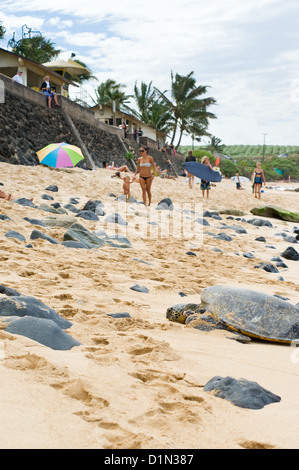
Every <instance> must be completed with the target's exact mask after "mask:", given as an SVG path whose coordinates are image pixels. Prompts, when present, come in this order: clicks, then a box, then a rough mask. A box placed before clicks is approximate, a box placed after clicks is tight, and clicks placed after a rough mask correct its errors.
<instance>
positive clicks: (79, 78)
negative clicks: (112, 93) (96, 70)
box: [72, 59, 97, 84]
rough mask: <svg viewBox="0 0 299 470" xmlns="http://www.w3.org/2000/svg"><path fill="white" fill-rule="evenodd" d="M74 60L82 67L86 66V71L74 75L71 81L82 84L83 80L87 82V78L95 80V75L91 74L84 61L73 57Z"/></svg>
mask: <svg viewBox="0 0 299 470" xmlns="http://www.w3.org/2000/svg"><path fill="white" fill-rule="evenodd" d="M74 62H77V64H79V65H82V67H85V68H86V72H84V73H80V75H76V76H75V77H72V81H73V82H76V83H80V84H82V83H83V82H87V81H88V80H97V77H95V76H94V75H92V72H91V70H89V68H88V67H87V66H86V64H84V62H81V61H80V60H78V59H74Z"/></svg>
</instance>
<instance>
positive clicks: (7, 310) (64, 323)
mask: <svg viewBox="0 0 299 470" xmlns="http://www.w3.org/2000/svg"><path fill="white" fill-rule="evenodd" d="M0 316H1V317H14V316H15V317H25V316H30V317H36V318H45V319H47V320H53V321H54V322H55V323H57V325H58V326H59V327H60V328H63V329H65V328H70V326H72V324H71V323H70V322H69V321H68V320H65V319H64V318H62V317H61V316H60V315H58V313H56V312H55V310H54V309H53V308H51V307H48V306H47V305H45V304H44V303H43V302H41V301H40V300H38V299H36V298H35V297H30V296H26V295H16V296H10V297H7V298H6V297H3V298H0Z"/></svg>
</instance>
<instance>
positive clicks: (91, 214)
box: [76, 210, 99, 221]
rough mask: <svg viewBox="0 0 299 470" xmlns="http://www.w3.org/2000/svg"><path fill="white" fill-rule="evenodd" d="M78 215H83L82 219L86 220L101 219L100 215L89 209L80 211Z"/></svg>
mask: <svg viewBox="0 0 299 470" xmlns="http://www.w3.org/2000/svg"><path fill="white" fill-rule="evenodd" d="M76 217H81V218H82V219H85V220H95V221H96V220H99V218H98V216H97V215H96V214H95V213H94V212H93V211H87V210H83V211H80V212H78V214H77V215H76Z"/></svg>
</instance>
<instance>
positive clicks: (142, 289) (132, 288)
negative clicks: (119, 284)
mask: <svg viewBox="0 0 299 470" xmlns="http://www.w3.org/2000/svg"><path fill="white" fill-rule="evenodd" d="M130 289H131V290H135V291H136V292H143V293H144V294H147V293H148V292H149V290H148V288H147V287H145V286H139V285H138V284H136V285H135V286H133V287H130Z"/></svg>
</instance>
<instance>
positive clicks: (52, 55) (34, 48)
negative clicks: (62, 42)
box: [13, 36, 61, 64]
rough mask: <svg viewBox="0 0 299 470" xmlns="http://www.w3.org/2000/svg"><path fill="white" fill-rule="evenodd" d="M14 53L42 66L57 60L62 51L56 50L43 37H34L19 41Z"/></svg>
mask: <svg viewBox="0 0 299 470" xmlns="http://www.w3.org/2000/svg"><path fill="white" fill-rule="evenodd" d="M13 52H15V53H16V54H19V55H21V56H23V57H27V58H28V59H32V60H34V61H35V62H39V63H40V64H42V63H44V62H51V60H53V59H56V58H57V57H58V55H59V54H60V52H61V51H60V50H59V49H55V47H54V44H53V43H52V42H50V41H49V40H47V39H45V38H44V37H43V36H33V37H32V38H23V39H21V40H20V41H18V42H17V44H16V45H15V46H14V48H13Z"/></svg>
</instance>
